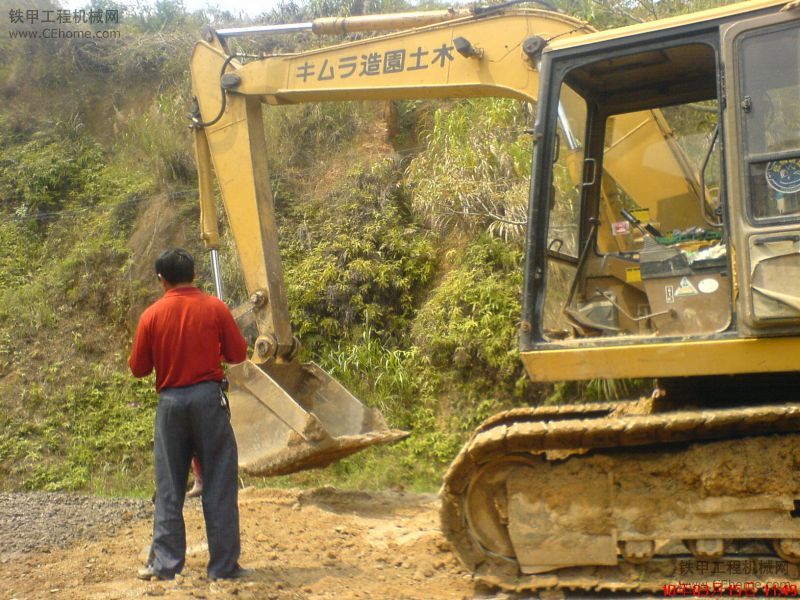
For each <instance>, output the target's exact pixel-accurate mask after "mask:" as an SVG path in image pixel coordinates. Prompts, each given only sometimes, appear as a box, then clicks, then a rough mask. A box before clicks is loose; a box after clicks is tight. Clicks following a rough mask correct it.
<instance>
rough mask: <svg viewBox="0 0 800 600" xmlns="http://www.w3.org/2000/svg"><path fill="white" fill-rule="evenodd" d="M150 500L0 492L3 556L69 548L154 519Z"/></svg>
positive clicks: (0, 526) (1, 549)
mask: <svg viewBox="0 0 800 600" xmlns="http://www.w3.org/2000/svg"><path fill="white" fill-rule="evenodd" d="M152 515H153V507H152V504H151V503H150V501H148V500H133V499H129V498H98V497H94V496H81V495H79V494H68V493H44V492H13V493H0V555H4V554H11V553H19V552H21V553H25V552H41V551H47V550H49V549H53V548H66V547H68V546H70V545H72V544H74V543H75V542H77V541H78V540H94V539H98V538H100V537H103V536H106V535H110V534H112V533H113V532H114V531H115V530H116V529H117V528H118V527H119V526H120V525H122V524H124V523H127V522H129V521H134V520H138V519H148V518H152Z"/></svg>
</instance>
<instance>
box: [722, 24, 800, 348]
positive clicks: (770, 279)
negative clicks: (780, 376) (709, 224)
mask: <svg viewBox="0 0 800 600" xmlns="http://www.w3.org/2000/svg"><path fill="white" fill-rule="evenodd" d="M722 40H723V53H722V58H723V64H724V68H725V79H724V84H723V85H724V86H725V90H724V92H725V98H726V106H725V113H724V119H725V121H724V125H725V131H726V139H727V144H726V160H727V167H728V168H727V182H728V192H729V193H728V202H729V218H730V226H731V236H732V239H733V245H734V249H735V257H734V264H735V269H736V274H737V279H738V301H737V312H738V324H739V331H740V334H741V335H746V336H752V335H755V336H761V335H777V334H781V333H791V332H797V331H798V330H800V12H799V11H796V10H793V11H788V12H782V13H776V14H773V15H768V16H765V17H758V18H754V19H748V20H745V21H741V22H739V23H735V24H733V25H729V26H727V27H726V28H724V29H723V32H722Z"/></svg>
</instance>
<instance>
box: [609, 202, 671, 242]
mask: <svg viewBox="0 0 800 600" xmlns="http://www.w3.org/2000/svg"><path fill="white" fill-rule="evenodd" d="M619 212H620V214H621V215H622V217H623V218H624V219H625V220H626V221H627V222H628V223H630V224H631V225H633V226H634V227H637V228H638V229H639V231H641V232H642V233H649V234H650V235H652V236H653V237H663V236H662V235H661V232H660V231H659V230H658V229H656V228H655V227H653V226H652V225H650V223H646V224H644V225H642V222H641V221H640V220H639V219H637V218H636V217H634V216H633V215H632V214H631V213H629V212H628V211H627V210H625V209H624V208H621V209H620V211H619Z"/></svg>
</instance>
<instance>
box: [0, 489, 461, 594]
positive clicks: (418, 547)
mask: <svg viewBox="0 0 800 600" xmlns="http://www.w3.org/2000/svg"><path fill="white" fill-rule="evenodd" d="M5 496H6V498H3V499H2V500H3V507H4V508H3V509H2V510H0V599H11V598H18V599H19V600H23V599H24V600H28V599H32V598H80V599H111V598H140V597H149V596H165V597H170V598H223V597H235V598H258V599H265V598H277V599H284V598H302V599H305V598H309V599H311V598H386V599H398V600H399V599H405V598H420V599H430V598H443V599H448V598H472V597H473V596H474V595H475V590H474V588H473V585H472V583H471V581H470V578H469V575H467V574H466V573H465V572H464V571H463V570H461V569H460V567H459V566H458V565H457V563H456V561H455V559H454V558H453V557H452V556H451V554H450V553H449V552H448V551H447V546H446V544H445V541H444V539H443V538H442V536H441V534H440V533H439V531H438V515H437V506H438V505H437V501H436V497H435V496H433V495H416V494H406V493H402V492H380V493H365V492H345V491H339V490H334V489H329V488H322V489H317V490H311V491H296V490H269V489H268V490H263V489H259V490H257V489H252V488H251V489H246V490H244V491H243V492H242V493H241V496H240V508H241V523H242V563H243V564H244V565H245V566H247V567H252V568H254V569H255V573H254V575H253V576H252V577H251V578H250V579H249V580H246V581H237V582H229V581H220V582H210V581H209V580H208V579H207V578H206V576H205V563H206V560H207V548H206V545H205V532H204V530H203V519H202V510H201V507H200V503H199V501H197V500H191V501H189V502H187V506H186V509H185V516H186V524H187V544H188V552H187V555H188V556H187V563H186V568H185V569H184V572H183V576H182V577H181V576H179V577H177V578H176V580H175V581H169V582H144V581H140V580H138V579H136V578H135V574H136V570H137V569H138V568H139V567H140V566H141V565H142V564H143V561H144V554H145V551H146V547H147V545H148V543H149V538H150V531H151V527H152V523H151V521H150V514H149V513H150V509H149V506H148V503H145V502H141V503H138V504H137V503H135V502H133V503H131V502H130V501H115V500H108V501H105V502H103V501H99V500H96V499H86V498H78V500H75V498H76V497H74V496H67V495H64V496H61V495H41V496H37V495H35V494H27V495H19V496H15V497H14V498H11V496H13V495H5ZM43 497H47V498H48V502H47V505H46V506H45V507H44V508H42V507H41V506H39V507H38V508H36V509H34V508H31V507H32V506H34V505H38V504H41V502H42V500H41V498H43ZM117 502H120V504H119V505H118V508H114V507H116V506H117V504H115V503H117ZM9 506H11V508H9ZM112 509H113V514H112V512H111V510H112ZM76 510H77V511H83V513H82V514H83V516H80V515H77V516H76ZM68 515H69V516H68ZM65 522H66V526H64V523H65ZM76 531H77V532H78V533H75V532H76ZM59 545H61V546H65V547H62V548H58V547H57V546H59Z"/></svg>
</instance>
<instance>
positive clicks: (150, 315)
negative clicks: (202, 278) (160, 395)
mask: <svg viewBox="0 0 800 600" xmlns="http://www.w3.org/2000/svg"><path fill="white" fill-rule="evenodd" d="M246 357H247V345H246V342H244V339H243V338H242V335H241V333H240V332H239V329H238V327H237V326H236V323H235V321H234V320H233V317H232V316H231V314H230V311H229V310H228V308H227V307H226V306H225V304H223V303H222V302H221V301H220V300H218V299H217V298H214V297H213V296H208V295H207V294H204V293H203V292H201V291H200V290H199V289H198V288H196V287H193V286H186V287H177V288H173V289H170V290H168V291H167V292H166V293H165V294H164V296H163V297H162V298H161V299H159V300H158V301H156V302H155V303H154V304H152V305H151V306H150V307H149V308H148V309H147V310H145V312H144V313H143V314H142V318H141V319H140V321H139V327H138V328H137V330H136V339H135V342H134V346H133V349H132V351H131V357H130V367H131V371H132V372H133V374H134V375H136V376H137V377H141V376H144V375H147V374H149V373H150V372H151V371H152V370H153V369H154V368H155V371H156V389H157V390H158V391H161V390H163V389H165V388H173V387H186V386H188V385H194V384H196V383H200V382H202V381H220V380H221V379H222V378H223V377H224V372H223V370H222V367H221V365H220V360H224V361H225V362H229V363H238V362H242V361H243V360H244V359H245V358H246Z"/></svg>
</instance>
